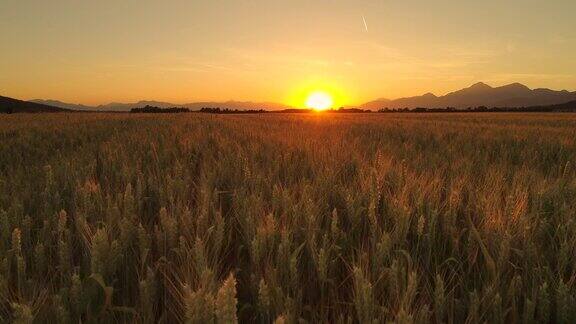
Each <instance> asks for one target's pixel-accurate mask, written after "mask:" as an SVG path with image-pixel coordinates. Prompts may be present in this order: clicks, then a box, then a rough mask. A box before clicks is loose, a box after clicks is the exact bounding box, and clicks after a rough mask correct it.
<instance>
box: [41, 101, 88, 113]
mask: <svg viewBox="0 0 576 324" xmlns="http://www.w3.org/2000/svg"><path fill="white" fill-rule="evenodd" d="M30 102H33V103H37V104H41V105H48V106H52V107H58V108H63V109H69V110H78V111H90V110H94V107H90V106H85V105H81V104H70V103H66V102H62V101H58V100H43V99H34V100H30Z"/></svg>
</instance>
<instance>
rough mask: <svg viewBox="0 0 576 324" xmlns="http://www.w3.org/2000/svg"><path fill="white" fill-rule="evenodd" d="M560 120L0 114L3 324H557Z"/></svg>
mask: <svg viewBox="0 0 576 324" xmlns="http://www.w3.org/2000/svg"><path fill="white" fill-rule="evenodd" d="M574 163H576V115H571V114H430V115H427V114H397V115H396V114H351V115H346V114H342V115H339V114H301V115H300V114H297V115H282V114H266V115H249V116H234V115H231V116H221V115H207V114H178V115H154V116H148V115H133V114H45V115H26V114H22V115H7V116H0V320H1V321H2V322H8V321H19V322H18V323H32V322H34V323H43V322H58V323H80V322H82V323H102V322H104V323H106V322H130V323H132V322H136V323H175V322H187V323H212V322H215V323H233V322H236V321H240V322H246V323H248V322H256V323H271V322H277V323H297V322H300V323H302V322H309V323H319V322H322V323H324V322H325V323H342V322H343V323H385V322H389V321H393V322H396V323H412V322H416V323H422V322H434V323H445V322H446V323H464V322H468V323H480V322H491V323H504V322H511V323H546V322H557V323H573V322H574V321H576V286H575V285H576V282H575V280H576V257H575V255H576V166H574Z"/></svg>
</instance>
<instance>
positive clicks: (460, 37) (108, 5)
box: [0, 0, 576, 106]
mask: <svg viewBox="0 0 576 324" xmlns="http://www.w3.org/2000/svg"><path fill="white" fill-rule="evenodd" d="M574 12H576V1H573V0H557V1H548V2H543V1H536V0H523V1H520V0H511V1H505V2H504V1H497V0H485V1H456V0H437V1H423V0H422V1H417V0H411V1H392V0H390V1H385V0H364V1H334V0H331V1H330V0H318V1H310V0H309V1H304V0H291V1H280V0H267V1H263V0H251V1H248V0H245V1H240V0H228V1H189V0H173V1H162V2H161V1H153V0H125V1H112V0H101V1H74V0H51V1H44V0H43V1H40V0H28V1H22V0H3V1H2V2H1V3H0V43H1V44H3V46H2V50H1V51H0V95H3V96H10V97H16V98H21V99H34V98H42V99H57V100H62V101H66V102H72V103H83V104H90V105H94V104H102V103H108V102H134V101H138V100H143V99H149V100H159V101H169V102H174V103H185V102H192V101H204V100H230V99H234V100H252V101H275V102H281V103H288V104H299V103H300V102H301V101H302V100H303V99H302V97H303V96H305V94H306V93H308V92H311V91H314V90H324V91H327V92H330V93H332V94H333V95H334V97H335V98H334V99H335V103H334V104H335V106H339V105H354V104H359V103H362V102H365V101H369V100H373V99H376V98H380V97H386V98H397V97H402V96H410V95H419V94H422V93H425V92H429V91H432V92H434V93H436V94H444V93H446V92H448V91H451V90H455V89H458V88H462V87H465V86H469V85H470V84H472V83H475V82H477V81H484V82H487V83H489V84H492V85H502V84H506V83H511V82H522V83H524V84H526V85H528V86H530V87H550V88H554V89H569V90H576V76H575V74H576V22H575V21H576V20H575V19H573V17H572V15H573V14H574ZM363 17H365V20H366V24H367V27H368V28H367V29H366V26H365V25H364V20H363Z"/></svg>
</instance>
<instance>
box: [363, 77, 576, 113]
mask: <svg viewBox="0 0 576 324" xmlns="http://www.w3.org/2000/svg"><path fill="white" fill-rule="evenodd" d="M571 100H576V92H570V91H567V90H562V91H555V90H550V89H542V88H540V89H530V88H528V87H527V86H525V85H523V84H520V83H512V84H509V85H505V86H501V87H491V86H489V85H487V84H485V83H482V82H478V83H476V84H474V85H472V86H471V87H468V88H464V89H462V90H458V91H454V92H451V93H448V94H446V95H444V96H436V95H434V94H432V93H427V94H425V95H422V96H416V97H406V98H400V99H395V100H389V99H378V100H374V101H371V102H367V103H365V104H363V105H361V106H360V108H363V109H370V110H378V109H382V108H390V109H394V108H419V107H422V108H443V107H454V108H459V109H463V108H468V107H478V106H486V107H528V106H544V105H555V104H561V103H565V102H568V101H571Z"/></svg>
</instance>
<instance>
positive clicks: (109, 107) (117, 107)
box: [30, 99, 293, 112]
mask: <svg viewBox="0 0 576 324" xmlns="http://www.w3.org/2000/svg"><path fill="white" fill-rule="evenodd" d="M30 102H34V103H38V104H44V105H50V106H54V107H60V108H65V109H71V110H79V111H114V112H119V111H130V109H132V108H142V107H145V106H153V107H159V108H173V107H177V108H188V109H190V110H200V109H202V108H222V109H224V108H228V109H232V110H234V109H238V110H258V109H266V110H284V109H290V108H293V107H290V106H288V105H284V104H279V103H273V102H251V101H226V102H215V101H207V102H193V103H187V104H174V103H170V102H162V101H148V100H142V101H139V102H134V103H118V102H113V103H109V104H106V105H99V106H85V105H80V104H70V103H65V102H61V101H57V100H42V99H34V100H30Z"/></svg>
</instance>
